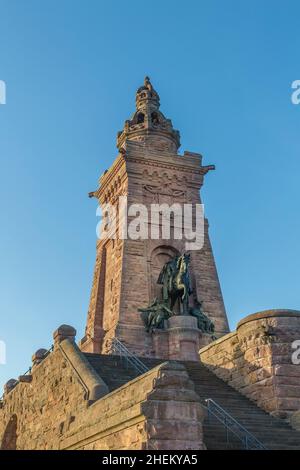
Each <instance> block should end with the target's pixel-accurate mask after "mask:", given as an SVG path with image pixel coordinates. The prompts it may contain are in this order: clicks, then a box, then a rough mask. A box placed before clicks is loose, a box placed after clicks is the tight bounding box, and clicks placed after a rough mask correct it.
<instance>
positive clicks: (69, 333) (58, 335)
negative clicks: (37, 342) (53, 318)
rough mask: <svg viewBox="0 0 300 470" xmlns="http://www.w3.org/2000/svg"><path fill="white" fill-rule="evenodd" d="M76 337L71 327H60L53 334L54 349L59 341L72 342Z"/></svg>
mask: <svg viewBox="0 0 300 470" xmlns="http://www.w3.org/2000/svg"><path fill="white" fill-rule="evenodd" d="M75 336H76V330H75V328H73V326H70V325H61V326H59V327H58V328H57V330H55V331H54V333H53V339H54V347H56V346H57V345H58V344H59V343H61V341H63V340H64V339H66V338H68V339H69V340H70V341H72V342H74V341H75Z"/></svg>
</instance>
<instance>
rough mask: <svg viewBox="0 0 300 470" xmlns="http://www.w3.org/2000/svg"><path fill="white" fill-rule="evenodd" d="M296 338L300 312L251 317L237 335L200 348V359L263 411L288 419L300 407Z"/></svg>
mask: <svg viewBox="0 0 300 470" xmlns="http://www.w3.org/2000/svg"><path fill="white" fill-rule="evenodd" d="M291 323H292V328H291ZM295 338H300V312H297V311H293V310H267V311H264V312H258V313H256V314H253V315H249V316H248V317H246V318H245V319H243V320H242V321H240V322H239V324H238V328H237V331H236V332H233V333H230V334H228V335H226V336H223V337H222V338H220V339H219V340H217V341H215V342H214V343H212V344H210V345H208V346H207V347H205V348H202V349H200V358H201V361H202V362H204V363H205V364H207V365H208V366H209V368H210V369H211V370H212V371H213V372H214V373H215V374H216V375H218V376H219V377H220V378H222V379H223V380H224V381H226V382H228V383H229V384H230V385H231V386H232V387H234V388H235V389H237V390H239V391H240V392H241V393H243V394H244V395H246V396H247V397H249V398H251V399H252V400H254V401H256V403H257V404H258V405H259V406H260V407H261V408H263V409H265V410H266V411H268V412H269V413H272V414H274V415H276V416H280V417H288V416H290V415H291V414H292V413H293V411H296V410H298V409H300V384H299V378H300V366H299V365H296V364H293V363H292V352H293V349H292V347H291V345H292V342H293V341H294V339H295Z"/></svg>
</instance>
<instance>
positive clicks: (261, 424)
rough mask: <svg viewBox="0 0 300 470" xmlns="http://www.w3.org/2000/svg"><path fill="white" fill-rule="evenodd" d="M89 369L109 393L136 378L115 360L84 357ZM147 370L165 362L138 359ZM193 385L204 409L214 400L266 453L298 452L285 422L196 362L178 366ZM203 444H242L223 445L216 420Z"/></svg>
mask: <svg viewBox="0 0 300 470" xmlns="http://www.w3.org/2000/svg"><path fill="white" fill-rule="evenodd" d="M85 356H86V358H87V359H88V361H89V362H90V364H91V365H92V367H93V368H94V369H95V370H96V371H97V372H98V374H99V375H100V377H102V379H103V380H104V382H105V383H106V384H107V386H108V388H109V390H110V391H113V390H115V389H117V388H119V387H121V386H122V385H124V384H125V383H127V382H129V381H131V380H133V379H134V378H136V377H137V376H138V375H140V374H138V373H137V372H136V370H135V369H134V368H133V367H131V366H126V363H125V361H124V360H122V359H120V357H119V356H113V355H101V354H85ZM140 360H141V361H142V362H143V363H144V364H145V365H146V366H147V367H149V369H151V368H153V367H156V366H157V365H159V364H161V363H162V362H165V361H163V360H159V359H151V358H140ZM180 363H181V364H183V365H184V366H185V367H186V370H187V372H188V374H189V376H190V379H191V380H192V381H193V383H194V387H195V391H196V393H197V394H198V395H199V398H200V401H201V402H202V403H203V405H205V399H207V398H211V399H213V400H215V401H216V402H217V403H218V404H219V405H220V406H221V407H222V408H224V410H226V411H227V412H228V413H229V414H230V415H231V416H232V417H233V418H235V419H236V420H237V421H238V422H239V423H240V424H241V425H242V426H244V427H245V428H246V429H247V430H248V431H249V432H250V433H251V434H253V435H254V436H255V437H256V438H257V439H259V440H260V442H262V443H263V444H264V445H265V447H267V448H268V449H284V450H285V449H289V450H292V449H293V450H294V449H296V448H298V449H299V448H300V433H298V432H296V431H294V430H293V429H292V428H291V427H290V426H289V425H288V424H287V423H286V422H284V421H281V420H279V419H278V418H274V417H272V416H271V415H269V414H268V413H266V412H265V411H264V410H262V409H261V408H259V407H258V406H257V405H256V404H255V403H254V402H253V401H250V400H249V399H248V398H247V397H245V396H244V395H242V394H241V393H239V392H238V391H237V390H235V389H234V388H232V387H230V386H229V385H228V384H226V383H225V382H224V381H223V380H221V379H220V378H219V377H217V376H216V375H214V373H213V372H212V371H210V370H209V369H208V368H206V367H205V366H204V365H203V364H201V363H200V362H199V363H197V362H191V361H189V362H182V361H180ZM203 434H204V442H205V444H206V446H207V448H208V449H211V450H216V449H219V450H226V449H227V450H232V449H237V450H238V449H242V448H243V446H242V443H241V442H240V441H239V440H238V439H237V438H236V436H234V435H233V434H232V433H229V436H230V442H229V443H227V441H226V430H225V428H224V426H223V425H222V424H221V423H220V422H218V421H217V420H216V419H214V421H212V420H211V421H208V419H207V418H206V419H205V420H204V423H203Z"/></svg>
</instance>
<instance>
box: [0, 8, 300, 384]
mask: <svg viewBox="0 0 300 470" xmlns="http://www.w3.org/2000/svg"><path fill="white" fill-rule="evenodd" d="M0 15H1V28H0V79H1V80H5V82H6V84H7V104H6V105H5V106H0V177H1V185H0V193H1V194H0V204H1V231H0V246H1V270H0V312H1V330H0V339H1V340H4V341H5V342H6V344H7V365H5V366H3V365H0V382H1V384H3V383H4V382H5V381H6V380H8V379H9V378H11V377H18V375H19V374H20V373H22V372H24V371H25V370H26V369H27V368H28V366H29V365H30V363H31V355H32V354H33V352H34V351H35V350H36V349H38V348H40V347H46V348H47V347H49V346H50V345H51V341H52V332H53V330H54V329H55V328H56V327H57V326H59V325H60V324H61V323H68V324H71V325H73V326H75V327H76V329H77V331H78V336H77V337H78V338H80V337H82V335H83V331H84V325H85V319H86V312H87V307H88V302H89V295H90V287H91V282H92V275H93V265H94V259H95V242H96V234H95V227H96V222H97V219H96V215H95V211H96V204H95V200H90V199H88V197H87V193H88V192H89V191H92V190H94V189H96V187H97V180H98V177H99V176H100V174H101V173H102V172H103V170H104V169H105V168H107V167H108V166H109V165H110V164H111V163H112V161H113V160H114V158H115V157H116V155H117V151H116V147H115V139H116V133H117V131H118V130H120V129H122V126H123V122H124V120H125V119H127V118H128V117H129V116H130V115H131V113H132V111H133V110H134V99H135V91H136V88H137V87H138V86H140V85H141V84H142V81H143V77H144V75H145V74H148V75H150V77H151V79H152V82H153V84H154V86H155V88H156V89H157V91H158V92H159V94H160V97H161V103H162V111H163V112H165V114H166V115H167V116H168V117H170V118H171V119H172V120H173V123H174V126H175V128H176V129H179V130H180V132H181V136H182V138H181V142H182V147H181V151H183V150H184V149H187V150H191V151H195V152H201V153H202V154H203V155H204V163H205V164H215V165H216V171H215V172H211V173H209V174H208V175H207V177H206V182H205V187H204V189H203V199H204V203H205V206H206V215H207V216H208V218H209V220H210V233H211V238H212V243H213V248H214V252H215V257H216V262H217V267H218V271H219V276H220V280H221V284H222V290H223V294H224V299H225V304H226V307H227V312H228V316H229V319H230V324H231V327H232V328H234V326H235V325H236V322H237V321H238V320H239V319H240V318H241V317H243V316H245V315H247V314H249V313H252V312H255V311H258V310H263V309H267V308H278V307H285V308H300V301H299V279H300V275H299V274H300V272H299V271H300V268H299V266H300V263H299V261H300V260H299V254H300V249H299V240H300V223H299V171H300V133H299V125H300V105H299V106H295V105H292V103H291V99H290V96H291V83H292V81H293V80H296V79H300V70H299V50H300V40H299V15H300V4H299V2H298V1H292V0H290V1H287V2H283V1H276V0H264V1H261V0H259V1H257V0H251V1H250V0H243V1H240V0H226V1H224V0H218V1H216V0H205V1H204V0H201V1H199V0H197V1H191V0H187V1H185V2H183V1H177V2H174V1H169V0H164V1H163V2H162V1H157V0H152V1H148V2H145V1H129V2H124V1H116V0H114V1H112V2H108V1H101V0H97V1H96V0H89V1H83V0H80V1H79V0H76V1H74V0H59V1H58V0H51V1H50V0H43V1H42V2H41V1H40V0H27V1H22V0H18V1H17V0H1V1H0Z"/></svg>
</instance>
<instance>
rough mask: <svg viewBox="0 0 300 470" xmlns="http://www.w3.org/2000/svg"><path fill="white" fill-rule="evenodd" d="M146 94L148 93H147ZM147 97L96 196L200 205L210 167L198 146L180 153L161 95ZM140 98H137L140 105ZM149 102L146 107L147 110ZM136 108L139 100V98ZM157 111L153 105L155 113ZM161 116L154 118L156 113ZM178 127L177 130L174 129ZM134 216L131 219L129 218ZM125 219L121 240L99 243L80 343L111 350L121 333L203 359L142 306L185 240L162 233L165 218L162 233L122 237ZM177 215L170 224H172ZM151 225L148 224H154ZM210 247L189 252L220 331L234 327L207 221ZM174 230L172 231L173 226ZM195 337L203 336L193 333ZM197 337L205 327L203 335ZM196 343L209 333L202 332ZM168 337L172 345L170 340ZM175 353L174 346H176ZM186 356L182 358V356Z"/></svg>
mask: <svg viewBox="0 0 300 470" xmlns="http://www.w3.org/2000/svg"><path fill="white" fill-rule="evenodd" d="M146 93H147V92H146ZM145 100H146V101H145V102H143V103H144V104H143V112H142V114H143V116H144V118H143V119H144V120H143V121H142V122H136V119H137V116H138V115H139V113H140V112H141V110H139V111H137V112H136V113H135V115H134V117H133V118H132V119H131V120H129V121H126V123H125V127H124V130H123V132H122V133H121V134H120V136H119V138H118V145H119V147H118V148H119V151H120V153H119V155H118V157H117V158H116V160H115V162H114V163H113V165H112V166H111V168H110V169H109V170H108V171H106V172H105V174H103V175H102V176H101V178H100V187H99V189H98V190H97V191H95V192H94V193H93V195H94V196H95V197H96V198H97V199H98V201H99V204H100V205H102V206H103V205H104V204H106V203H110V204H111V205H112V206H113V207H114V208H117V207H118V204H119V202H118V201H119V197H120V196H126V197H127V203H128V206H130V205H132V204H135V203H138V204H141V203H142V204H144V206H145V207H147V209H148V212H149V213H150V209H151V204H153V203H156V204H169V205H172V204H173V203H176V204H179V205H180V207H182V208H183V205H184V204H185V203H189V204H194V205H195V204H201V198H200V195H199V190H200V188H201V187H202V185H203V181H204V175H205V174H206V173H207V171H208V170H209V169H211V168H212V167H204V166H202V156H201V155H200V154H196V153H193V152H185V153H184V155H183V156H181V155H179V154H178V153H177V147H178V145H177V144H176V142H177V137H176V138H175V141H174V135H176V136H177V134H176V132H175V131H174V129H173V127H172V124H171V122H170V121H169V120H167V119H166V118H165V117H164V116H163V115H162V113H161V112H160V111H159V109H158V108H157V109H153V106H154V107H159V101H157V102H153V101H152V98H151V99H150V101H148V98H145ZM138 103H139V104H138ZM144 105H145V108H144ZM137 106H140V102H139V101H137ZM150 110H151V111H150ZM153 112H155V113H156V114H157V116H159V118H158V121H157V122H156V123H155V124H154V123H153V121H152V117H151V116H152V114H153ZM174 132H175V134H174ZM129 221H130V218H129ZM120 225H121V222H120V220H119V218H117V227H116V232H117V238H116V239H115V240H112V239H103V240H99V241H98V242H97V254H96V263H95V270H94V279H93V285H92V291H91V298H90V306H89V311H88V317H87V325H86V330H85V336H84V338H83V339H82V340H81V342H80V347H81V349H82V350H83V351H85V352H95V353H110V352H111V339H112V338H113V337H117V338H118V339H119V340H120V341H122V342H123V343H124V344H125V345H126V346H127V348H128V349H129V350H130V351H132V352H133V353H135V354H138V355H139V356H148V357H161V358H174V357H176V358H178V356H179V355H180V352H181V351H182V353H183V354H184V355H188V356H193V360H194V359H195V358H197V354H196V353H195V352H194V346H192V345H191V344H190V343H189V344H187V343H185V344H184V342H183V341H181V342H182V347H178V344H177V340H173V337H172V338H171V339H170V341H169V340H168V337H167V336H164V335H163V334H160V333H158V334H157V335H151V334H150V333H148V332H146V331H145V328H144V324H143V321H142V318H141V315H140V314H139V313H138V309H139V308H143V307H146V306H147V305H149V304H150V302H151V301H153V299H154V298H155V297H157V296H158V295H159V289H160V287H159V286H158V285H157V279H158V275H159V273H160V270H161V269H162V267H163V265H164V264H165V262H167V261H169V260H170V259H171V258H172V257H174V256H175V255H178V254H179V253H181V254H182V253H183V252H185V251H186V239H184V237H183V239H182V240H179V239H175V237H174V235H171V237H170V239H167V236H164V235H163V233H162V221H161V218H160V220H159V222H158V223H157V225H156V227H157V229H158V234H159V239H154V237H152V238H151V237H149V239H146V240H144V239H139V240H132V239H130V237H129V238H128V239H124V240H123V239H120V238H119V237H118V235H119V233H120ZM175 225H176V221H175V220H173V222H172V230H173V229H174V226H175ZM145 226H146V228H147V229H149V227H150V226H149V225H148V222H145ZM204 232H205V233H204V245H203V248H202V249H198V250H192V251H191V273H192V276H191V277H192V284H193V286H192V287H193V296H194V299H193V296H191V301H192V302H193V301H194V300H195V298H197V299H198V300H201V301H202V302H203V310H204V312H205V313H206V314H207V316H208V317H209V318H210V319H211V320H212V321H213V322H214V324H215V328H216V335H217V336H221V335H223V334H224V333H227V332H228V331H229V328H228V321H227V317H226V312H225V307H224V302H223V298H222V293H221V289H220V284H219V280H218V274H217V270H216V266H215V261H214V256H213V252H212V247H211V244H210V240H209V234H208V222H207V220H205V227H204ZM171 233H172V232H171ZM194 336H195V337H194V339H193V342H194V341H196V342H198V341H199V338H198V339H197V338H196V336H197V335H194ZM198 336H199V333H198ZM200 340H203V342H200V343H199V345H198V347H200V346H201V345H203V344H206V342H207V341H210V340H211V337H209V336H205V335H203V336H202V337H201V338H200ZM168 341H169V343H170V347H166V345H165V344H164V343H165V342H168ZM170 351H171V352H170ZM182 359H184V357H182Z"/></svg>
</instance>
